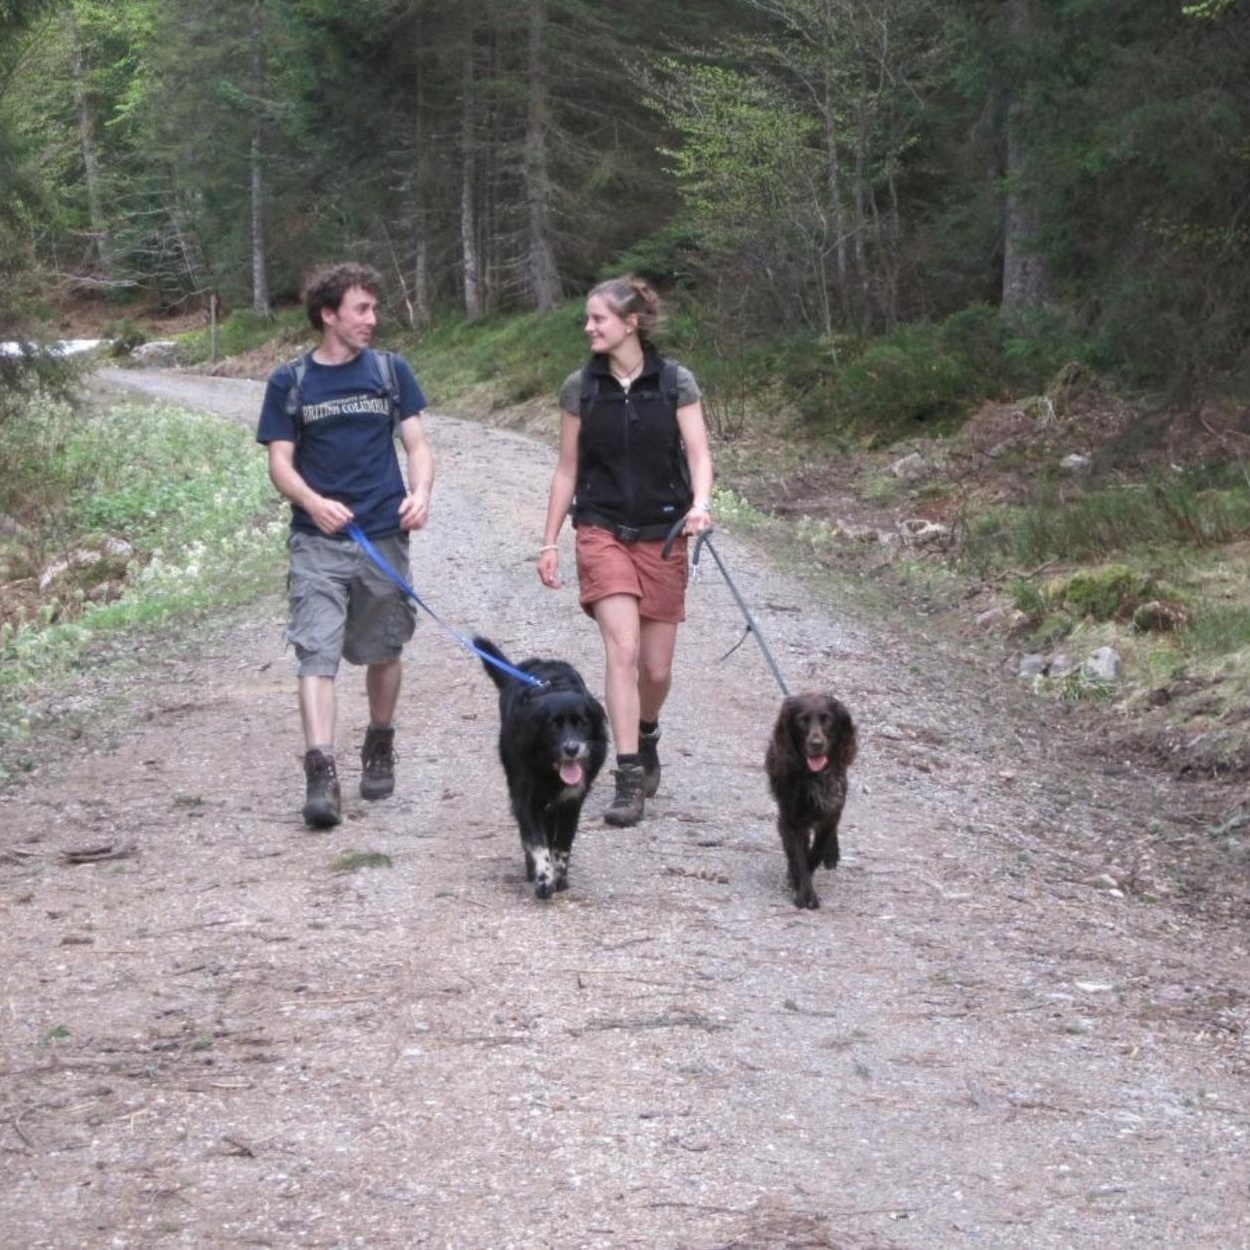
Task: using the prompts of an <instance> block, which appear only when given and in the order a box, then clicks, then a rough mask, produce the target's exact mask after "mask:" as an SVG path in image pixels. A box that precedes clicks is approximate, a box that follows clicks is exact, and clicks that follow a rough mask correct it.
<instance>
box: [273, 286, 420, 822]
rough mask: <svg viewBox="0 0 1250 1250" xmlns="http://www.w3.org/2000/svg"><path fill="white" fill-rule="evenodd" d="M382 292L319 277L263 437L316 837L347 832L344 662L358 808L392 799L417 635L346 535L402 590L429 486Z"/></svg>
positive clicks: (408, 373)
mask: <svg viewBox="0 0 1250 1250" xmlns="http://www.w3.org/2000/svg"><path fill="white" fill-rule="evenodd" d="M380 287H381V278H380V277H379V275H378V273H377V272H376V270H374V269H371V268H370V267H369V266H367V265H355V264H340V265H334V266H331V267H330V268H327V269H323V270H320V271H318V272H317V273H315V274H314V275H313V276H312V278H311V279H310V280H309V282H308V284H307V286H306V287H305V290H304V308H305V310H306V311H307V313H308V319H309V320H310V321H311V322H312V324H313V327H314V329H316V330H317V331H318V333H319V334H320V336H321V339H320V342H319V343H318V344H317V346H316V347H314V348H313V349H312V351H311V352H309V353H308V354H307V355H306V356H304V357H303V358H302V359H301V360H300V361H298V362H292V363H290V364H286V365H282V366H280V367H279V368H278V369H276V370H274V372H273V374H272V375H271V376H270V378H269V383H268V386H267V388H266V391H265V402H264V407H263V408H262V410H261V416H260V426H259V429H258V431H257V435H256V438H257V441H258V442H260V443H263V444H265V445H266V446H267V447H268V453H269V476H270V478H271V480H272V481H273V484H274V486H276V487H277V489H278V491H279V493H280V494H281V495H282V496H283V497H284V498H285V499H287V500H289V501H290V504H291V534H290V539H289V543H288V546H289V549H290V554H291V567H290V579H289V593H290V614H291V615H290V621H291V623H290V629H289V631H288V638H289V640H290V641H291V643H292V644H293V645H294V647H295V653H296V656H297V658H298V661H299V705H300V718H301V721H302V723H303V730H304V747H305V754H304V773H305V780H306V785H307V794H306V800H305V803H304V812H303V815H304V821H305V823H306V824H307V825H308V826H309V827H311V828H329V827H330V826H332V825H336V824H338V823H339V821H340V820H341V819H342V800H341V793H340V789H339V780H338V770H337V766H336V764H335V756H334V741H335V719H336V713H337V704H336V697H335V685H334V682H335V677H336V675H337V673H338V667H339V661H340V659H345V660H347V661H348V662H349V663H351V664H362V665H364V666H365V691H366V693H367V695H368V699H369V728H368V731H367V732H366V734H365V740H364V746H363V748H362V750H361V753H360V759H361V779H360V793H361V797H362V798H366V799H381V798H386V797H387V796H388V795H389V794H391V792H392V791H393V790H394V788H395V753H394V742H395V729H394V715H395V708H396V705H397V703H398V701H399V689H400V681H401V677H402V671H403V670H402V667H401V660H400V656H401V653H402V651H403V646H404V643H405V642H407V641H408V639H409V638H410V637H411V636H412V631H413V628H414V626H415V624H416V613H415V608H414V607H413V605H412V604H411V602H410V601H409V600H408V599H407V598H406V597H405V596H404V594H403V593H402V592H401V591H400V590H399V589H398V588H397V587H396V586H395V585H394V584H393V583H392V582H391V581H390V580H389V579H388V578H387V577H386V576H385V575H384V574H383V573H381V572H380V571H379V570H378V569H377V568H376V567H375V566H374V565H373V563H372V562H371V561H370V560H369V558H368V556H367V555H366V554H365V552H364V551H363V550H362V549H361V548H360V547H359V546H358V545H357V544H356V543H355V542H353V541H352V540H351V538H349V537H348V536H347V535H346V534H344V533H343V529H344V527H345V526H346V525H348V524H349V523H350V522H352V521H354V522H355V523H356V524H357V525H358V526H359V527H360V529H361V530H362V531H363V533H364V534H365V536H366V537H367V538H369V539H370V540H371V542H372V544H373V546H374V547H376V548H377V549H378V551H379V552H380V553H381V555H382V556H383V557H384V558H385V559H386V561H387V563H388V564H389V565H390V566H391V568H393V569H394V570H396V572H398V573H399V574H400V575H401V576H402V577H404V578H405V579H407V577H408V535H409V533H410V532H411V531H412V530H419V529H421V528H422V527H423V526H424V525H425V523H426V520H427V519H428V517H429V508H430V491H431V488H432V486H433V483H434V457H433V455H432V453H431V451H430V447H429V443H428V442H427V441H426V437H425V430H424V427H423V426H422V423H421V412H422V409H423V408H424V407H425V396H424V395H423V394H422V393H421V387H420V385H419V383H418V382H417V379H416V378H415V377H414V376H413V373H412V370H411V369H410V368H409V367H408V365H407V364H406V363H405V362H404V361H403V360H402V359H400V358H399V357H398V356H388V355H385V354H380V353H377V352H375V351H373V349H372V347H371V346H370V344H371V342H372V339H373V332H374V329H375V328H376V326H377V322H378V291H379V289H380ZM396 435H398V437H399V440H400V443H401V444H402V446H403V452H404V460H405V464H406V467H407V486H405V483H404V473H403V471H402V470H401V466H400V458H399V456H398V455H397V454H396V447H395V437H396Z"/></svg>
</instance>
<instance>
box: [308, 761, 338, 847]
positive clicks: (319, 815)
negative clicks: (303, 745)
mask: <svg viewBox="0 0 1250 1250" xmlns="http://www.w3.org/2000/svg"><path fill="white" fill-rule="evenodd" d="M304 776H305V777H306V778H307V780H308V789H307V793H306V795H305V798H304V823H305V824H306V825H307V826H308V827H309V828H310V829H329V828H331V827H333V826H334V825H337V824H338V823H339V821H340V820H342V819H343V802H342V797H341V795H340V794H339V774H338V770H337V769H336V768H335V766H334V756H332V755H326V753H325V752H324V751H318V750H317V749H316V748H315V747H314V748H313V749H312V750H311V751H307V752H305V753H304Z"/></svg>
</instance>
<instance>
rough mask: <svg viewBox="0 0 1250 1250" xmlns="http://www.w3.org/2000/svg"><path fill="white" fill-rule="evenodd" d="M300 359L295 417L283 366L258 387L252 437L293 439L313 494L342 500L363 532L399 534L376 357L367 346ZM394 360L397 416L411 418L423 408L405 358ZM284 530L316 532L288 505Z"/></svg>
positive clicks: (387, 415) (397, 495)
mask: <svg viewBox="0 0 1250 1250" xmlns="http://www.w3.org/2000/svg"><path fill="white" fill-rule="evenodd" d="M305 359H306V360H307V362H308V364H307V369H306V371H305V373H304V377H303V381H302V382H301V384H300V399H301V413H300V416H298V417H291V416H288V415H287V411H286V401H287V394H288V392H289V391H290V389H291V386H292V385H293V383H294V381H295V373H294V371H293V369H292V368H291V366H290V365H289V364H288V365H282V366H281V367H280V368H278V369H275V370H274V372H273V373H272V374H271V375H270V378H269V383H268V385H267V386H266V388H265V402H264V406H263V407H262V408H261V413H260V425H259V427H258V429H257V431H256V441H257V442H258V443H266V444H268V443H278V442H288V443H294V444H295V469H296V472H297V473H299V475H300V477H302V478H303V479H304V481H305V482H307V483H308V485H309V486H311V487H312V489H313V490H315V491H316V492H317V494H319V495H325V496H326V498H328V499H337V500H338V501H339V502H340V503H344V504H346V505H347V506H348V507H349V508H350V509H351V510H352V514H353V515H354V517H355V519H356V524H357V525H359V526H360V528H361V529H362V530H363V531H364V532H365V534H366V535H367V536H368V537H370V538H385V537H387V536H388V535H390V534H395V533H398V532H399V530H400V524H399V505H400V503H402V502H403V498H404V490H405V488H404V479H403V474H402V473H401V471H400V466H399V457H398V455H397V453H396V450H395V436H396V433H397V429H398V426H397V422H396V419H394V418H392V416H391V403H390V397H389V396H388V394H387V389H386V381H385V377H384V373H383V369H382V363H381V361H379V360H378V359H377V357H376V355H375V354H374V352H373V351H372V350H370V349H368V348H366V349H365V350H364V351H362V352H361V353H360V355H359V356H357V357H356V358H355V359H354V360H350V361H348V362H347V364H343V365H322V364H318V363H317V362H316V361H315V360H314V359H313V358H312V355H311V354H309V355H308V356H306V357H305ZM394 362H395V379H396V381H397V382H398V383H399V398H400V404H399V411H400V413H401V414H402V416H401V417H400V418H398V420H402V419H404V418H407V417H413V416H417V415H418V414H419V413H420V412H421V411H422V409H424V407H425V396H424V395H423V394H422V393H421V386H420V384H419V383H418V382H417V379H416V378H415V377H414V376H413V372H412V370H411V369H410V368H409V367H408V365H407V363H406V362H405V361H404V360H402V359H401V358H400V357H399V356H395V357H394ZM291 528H292V529H297V530H305V531H307V532H309V533H316V532H317V527H316V525H315V524H314V523H313V520H312V518H311V517H310V516H309V515H308V513H307V512H305V511H304V510H303V509H302V508H297V507H295V506H294V505H292V506H291Z"/></svg>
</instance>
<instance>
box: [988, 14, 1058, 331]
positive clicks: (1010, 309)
mask: <svg viewBox="0 0 1250 1250" xmlns="http://www.w3.org/2000/svg"><path fill="white" fill-rule="evenodd" d="M1007 24H1008V30H1009V32H1010V35H1011V38H1012V40H1013V42H1015V43H1016V44H1017V45H1022V44H1024V43H1026V42H1027V41H1028V39H1029V38H1030V37H1031V35H1032V33H1033V4H1032V0H1007ZM1006 103H1007V106H1006V110H1005V123H1004V124H1005V126H1006V144H1005V148H1006V183H1007V195H1006V201H1005V203H1004V206H1003V288H1002V298H1001V303H1000V306H1001V309H1002V312H1003V314H1004V315H1005V316H1007V317H1015V316H1018V315H1019V314H1020V313H1023V312H1027V311H1029V310H1030V309H1035V308H1041V307H1043V306H1044V305H1045V304H1046V302H1047V299H1048V297H1049V294H1050V277H1049V272H1048V269H1047V265H1046V259H1045V257H1044V256H1042V255H1041V253H1040V252H1039V251H1038V244H1039V239H1040V225H1041V214H1040V212H1039V210H1038V205H1037V200H1036V192H1035V190H1034V188H1033V187H1032V186H1031V185H1030V182H1029V170H1028V148H1027V143H1026V141H1025V138H1024V131H1025V125H1024V124H1025V121H1026V118H1025V116H1024V105H1023V104H1022V103H1021V100H1020V97H1019V95H1018V93H1016V92H1015V91H1013V90H1012V89H1011V88H1010V87H1008V89H1007V102H1006Z"/></svg>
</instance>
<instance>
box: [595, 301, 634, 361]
mask: <svg viewBox="0 0 1250 1250" xmlns="http://www.w3.org/2000/svg"><path fill="white" fill-rule="evenodd" d="M585 329H586V337H587V338H588V339H589V340H590V350H591V351H592V352H603V353H605V354H607V355H610V354H611V353H612V352H614V351H616V350H617V349H618V348H619V347H620V346H621V344H622V343H624V342H625V341H626V339H628V338H630V337H631V336H632V335H637V333H638V318H637V316H636V315H635V314H634V313H630V315H629V316H628V317H621V316H619V315H618V314H616V313H614V312H613V311H612V309H611V308H609V307H608V303H607V300H605V299H604V298H603V296H602V295H592V296H591V297H590V298H589V299H588V300H587V301H586V326H585Z"/></svg>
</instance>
